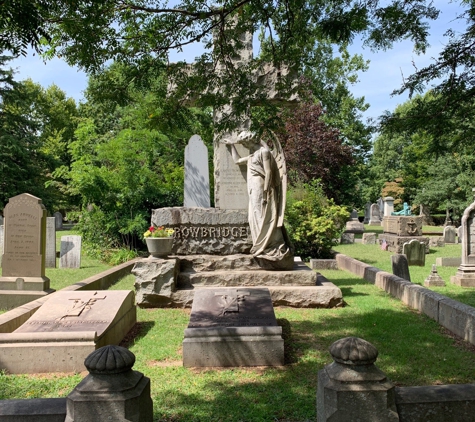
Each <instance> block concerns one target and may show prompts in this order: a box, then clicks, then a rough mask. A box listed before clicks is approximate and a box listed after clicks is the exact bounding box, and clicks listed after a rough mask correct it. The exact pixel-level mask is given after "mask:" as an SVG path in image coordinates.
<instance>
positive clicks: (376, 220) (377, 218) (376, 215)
mask: <svg viewBox="0 0 475 422" xmlns="http://www.w3.org/2000/svg"><path fill="white" fill-rule="evenodd" d="M370 214H371V215H370V218H369V223H368V224H369V225H370V226H380V225H381V212H380V211H379V205H378V204H373V205H371V211H370Z"/></svg>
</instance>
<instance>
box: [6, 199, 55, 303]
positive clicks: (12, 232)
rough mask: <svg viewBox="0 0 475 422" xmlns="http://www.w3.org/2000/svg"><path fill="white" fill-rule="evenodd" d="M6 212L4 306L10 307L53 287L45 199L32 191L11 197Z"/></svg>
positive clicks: (32, 298)
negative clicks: (47, 264)
mask: <svg viewBox="0 0 475 422" xmlns="http://www.w3.org/2000/svg"><path fill="white" fill-rule="evenodd" d="M4 216H5V229H4V230H5V233H4V253H3V259H2V268H3V272H2V277H0V293H1V297H0V308H2V307H8V308H10V307H15V306H19V305H20V304H24V303H27V302H30V301H32V300H35V299H37V298H38V297H41V296H44V295H46V294H48V293H51V292H53V290H50V288H49V278H47V277H46V276H45V245H46V209H45V207H44V205H43V204H42V202H41V199H39V198H37V197H35V196H33V195H30V194H28V193H23V194H21V195H18V196H15V197H13V198H10V200H9V201H8V204H7V205H6V206H5V209H4ZM22 291H29V292H28V294H26V293H24V294H22ZM7 296H8V298H7ZM5 302H6V304H5ZM3 305H5V306H3Z"/></svg>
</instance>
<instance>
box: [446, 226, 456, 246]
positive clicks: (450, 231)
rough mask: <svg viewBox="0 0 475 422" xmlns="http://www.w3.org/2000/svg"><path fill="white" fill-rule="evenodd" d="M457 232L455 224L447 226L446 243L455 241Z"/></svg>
mask: <svg viewBox="0 0 475 422" xmlns="http://www.w3.org/2000/svg"><path fill="white" fill-rule="evenodd" d="M456 234H457V232H456V230H455V227H453V226H446V227H444V241H445V243H455V236H456Z"/></svg>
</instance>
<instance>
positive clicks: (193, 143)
mask: <svg viewBox="0 0 475 422" xmlns="http://www.w3.org/2000/svg"><path fill="white" fill-rule="evenodd" d="M184 194H185V195H184V203H183V205H184V206H185V207H201V208H209V207H210V198H209V196H210V195H209V167H208V148H207V147H206V145H205V144H204V142H203V140H202V139H201V137H200V136H199V135H193V136H192V137H191V138H190V140H189V141H188V145H187V146H186V148H185V192H184Z"/></svg>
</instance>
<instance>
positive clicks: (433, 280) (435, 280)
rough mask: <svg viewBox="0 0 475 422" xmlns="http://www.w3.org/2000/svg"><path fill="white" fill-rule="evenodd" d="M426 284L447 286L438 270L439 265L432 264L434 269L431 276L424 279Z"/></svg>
mask: <svg viewBox="0 0 475 422" xmlns="http://www.w3.org/2000/svg"><path fill="white" fill-rule="evenodd" d="M424 286H426V287H433V286H438V287H443V286H445V281H444V280H442V277H441V276H440V275H439V273H438V272H437V267H436V266H435V265H432V270H431V272H430V274H429V276H428V277H427V278H426V279H425V280H424Z"/></svg>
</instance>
